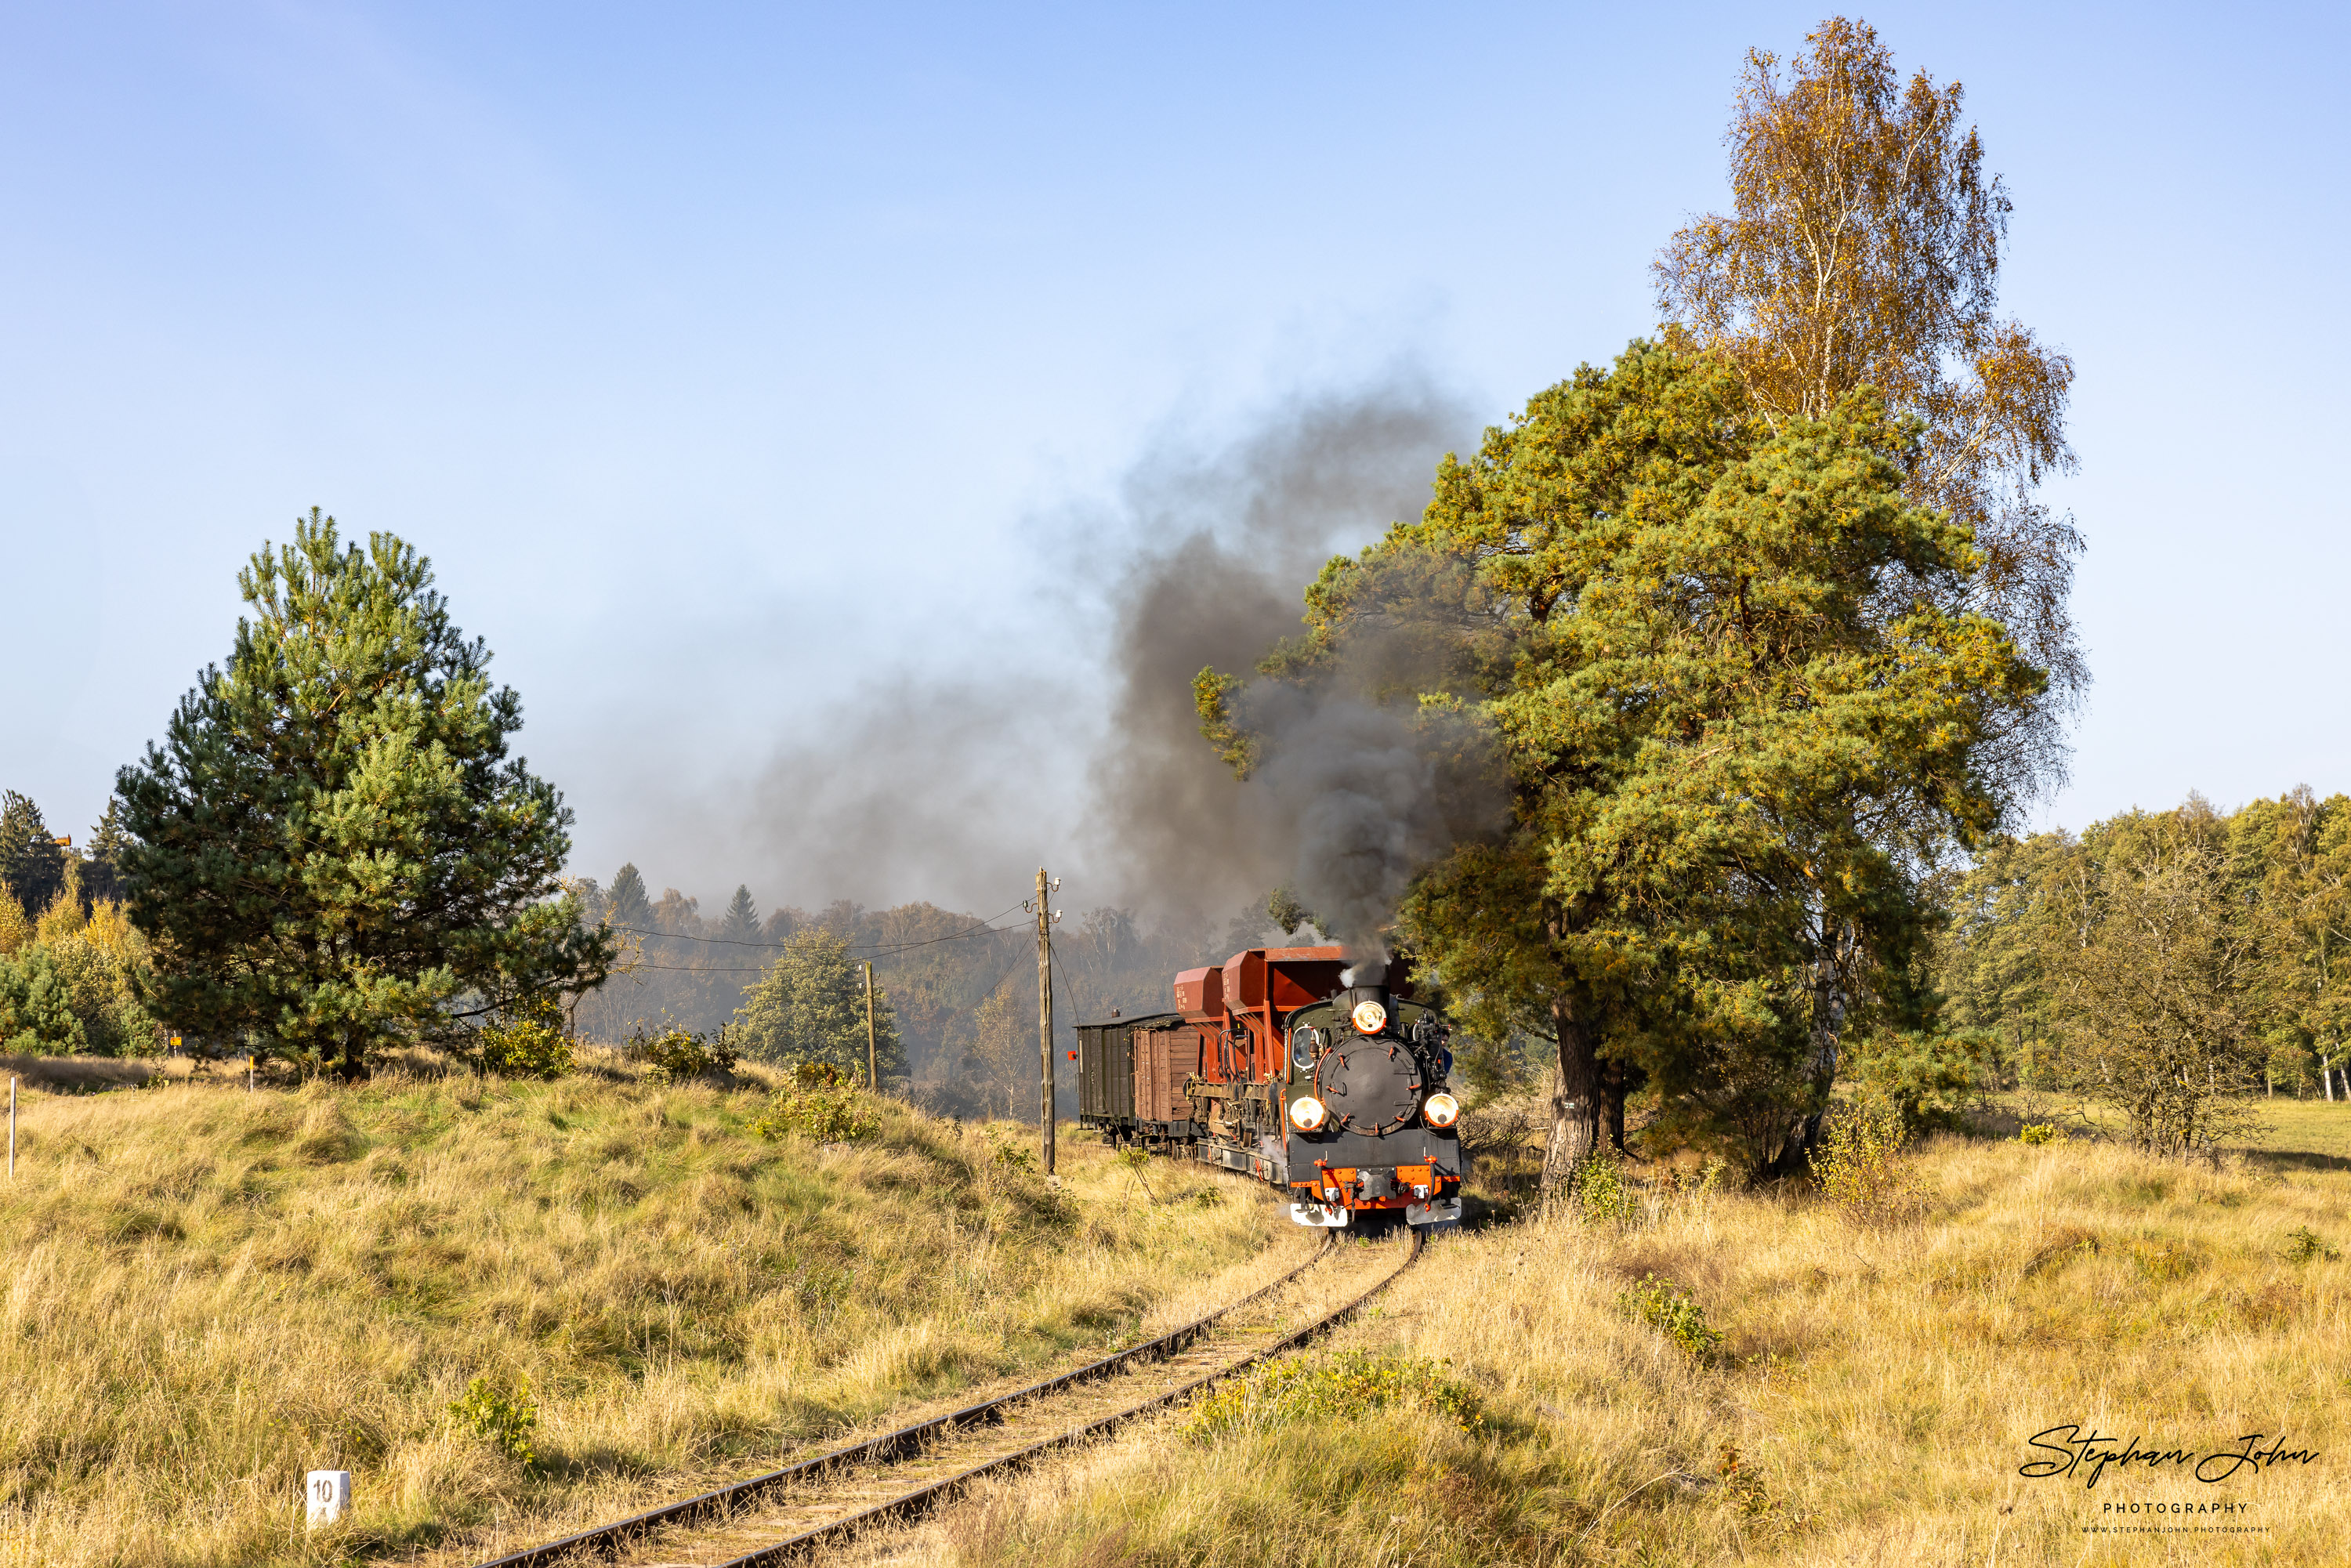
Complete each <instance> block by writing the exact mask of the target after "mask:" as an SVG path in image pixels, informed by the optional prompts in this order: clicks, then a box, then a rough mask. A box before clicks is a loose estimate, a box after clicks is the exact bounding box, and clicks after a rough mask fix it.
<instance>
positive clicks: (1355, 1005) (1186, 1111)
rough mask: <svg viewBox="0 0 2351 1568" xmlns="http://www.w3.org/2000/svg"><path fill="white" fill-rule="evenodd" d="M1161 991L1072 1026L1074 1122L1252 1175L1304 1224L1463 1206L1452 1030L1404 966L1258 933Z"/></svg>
mask: <svg viewBox="0 0 2351 1568" xmlns="http://www.w3.org/2000/svg"><path fill="white" fill-rule="evenodd" d="M1170 999H1171V1000H1172V1001H1173V1002H1174V1004H1175V1006H1174V1008H1173V1009H1172V1010H1170V1011H1168V1012H1165V1013H1155V1014H1149V1015H1144V1016H1141V1017H1135V1018H1119V1017H1117V1016H1115V1015H1113V1017H1111V1018H1108V1019H1102V1020H1099V1021H1094V1022H1082V1023H1081V1024H1080V1025H1079V1027H1078V1063H1079V1072H1078V1076H1079V1103H1080V1116H1079V1119H1080V1122H1081V1124H1084V1125H1087V1126H1091V1127H1093V1128H1095V1129H1097V1130H1099V1131H1100V1132H1101V1133H1102V1134H1103V1135H1104V1136H1106V1137H1107V1138H1108V1139H1109V1140H1110V1141H1112V1142H1113V1143H1114V1144H1121V1145H1130V1144H1131V1145H1138V1146H1141V1147H1143V1148H1145V1149H1147V1150H1149V1151H1150V1152H1152V1153H1154V1154H1158V1155H1165V1156H1167V1157H1170V1158H1175V1159H1192V1160H1196V1161H1199V1162H1201V1163H1203V1164H1207V1165H1215V1166H1220V1167H1222V1168H1224V1169H1227V1170H1231V1171H1236V1172H1239V1173H1242V1174H1245V1175H1247V1176H1252V1177H1254V1178H1256V1179H1258V1180H1259V1181H1263V1182H1265V1183H1266V1184H1268V1185H1269V1186H1272V1187H1274V1188H1275V1189H1277V1190H1279V1191H1281V1192H1283V1193H1284V1194H1285V1195H1287V1196H1290V1197H1292V1198H1293V1199H1295V1200H1296V1201H1293V1202H1292V1203H1291V1204H1290V1218H1292V1219H1293V1220H1295V1221H1296V1222H1297V1223H1299V1224H1301V1225H1308V1226H1343V1225H1350V1224H1353V1223H1356V1222H1357V1220H1358V1219H1359V1218H1360V1219H1363V1220H1364V1221H1366V1222H1369V1221H1374V1220H1376V1221H1378V1222H1379V1223H1382V1224H1385V1223H1388V1222H1391V1221H1393V1220H1395V1219H1396V1218H1403V1219H1405V1221H1406V1222H1407V1223H1409V1224H1412V1225H1416V1226H1419V1225H1439V1224H1446V1223H1448V1222H1450V1221H1452V1220H1455V1219H1458V1218H1459V1216H1460V1211H1461V1205H1460V1197H1459V1194H1460V1185H1461V1178H1462V1177H1463V1176H1465V1175H1466V1174H1467V1165H1466V1161H1465V1157H1464V1155H1462V1152H1461V1145H1460V1140H1459V1138H1458V1134H1457V1133H1456V1130H1455V1128H1454V1125H1453V1124H1454V1123H1455V1121H1457V1120H1458V1102H1456V1101H1455V1100H1454V1099H1453V1097H1452V1096H1451V1095H1450V1094H1448V1093H1447V1092H1445V1086H1446V1081H1447V1075H1448V1074H1449V1073H1450V1071H1451V1070H1452V1051H1451V1049H1450V1046H1449V1043H1448V1041H1449V1038H1450V1034H1451V1030H1450V1028H1449V1026H1448V1025H1447V1022H1446V1019H1445V1018H1444V1016H1443V1015H1442V1014H1441V1013H1439V1012H1438V1011H1437V1009H1434V1008H1432V1007H1429V1006H1427V1005H1426V1004H1425V1003H1422V1002H1420V1001H1417V1000H1416V999H1415V998H1414V995H1413V988H1412V986H1411V983H1410V978H1409V977H1408V976H1407V975H1405V974H1403V973H1400V972H1397V971H1396V970H1393V969H1392V970H1390V971H1388V972H1387V973H1385V974H1383V975H1382V977H1380V978H1379V979H1377V980H1374V979H1373V978H1372V977H1371V975H1370V972H1368V971H1367V972H1365V973H1364V974H1362V975H1358V974H1356V973H1355V972H1354V971H1353V969H1352V968H1351V967H1349V963H1348V959H1347V955H1346V953H1345V950H1344V949H1343V948H1339V947H1331V946H1324V947H1254V948H1249V949H1246V950H1244V951H1242V952H1239V953H1236V954H1234V955H1233V956H1231V957H1230V958H1228V959H1227V960H1226V961H1225V962H1224V963H1222V964H1219V965H1208V966H1202V967H1199V968H1195V969H1186V970H1185V971H1183V972H1182V973H1181V974H1179V975H1177V976H1175V981H1174V986H1173V988H1172V996H1171V998H1170Z"/></svg>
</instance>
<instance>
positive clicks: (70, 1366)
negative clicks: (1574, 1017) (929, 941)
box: [0, 1059, 1312, 1564]
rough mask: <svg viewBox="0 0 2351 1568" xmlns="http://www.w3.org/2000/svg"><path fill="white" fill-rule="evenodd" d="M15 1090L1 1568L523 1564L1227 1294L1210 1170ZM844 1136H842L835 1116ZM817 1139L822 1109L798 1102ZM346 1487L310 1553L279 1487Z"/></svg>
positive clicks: (416, 1094)
mask: <svg viewBox="0 0 2351 1568" xmlns="http://www.w3.org/2000/svg"><path fill="white" fill-rule="evenodd" d="M587 1066H588V1071H584V1072H582V1073H581V1074H579V1075H576V1076H571V1077H567V1078H563V1079H560V1080H558V1081H555V1082H501V1081H496V1080H493V1081H489V1082H482V1081H479V1080H476V1079H474V1078H471V1077H468V1076H465V1075H441V1074H436V1073H430V1072H427V1073H400V1072H393V1073H388V1074H385V1075H382V1076H380V1077H379V1078H377V1079H376V1080H374V1081H372V1082H366V1083H362V1084H359V1085H355V1086H342V1085H337V1084H330V1083H323V1082H321V1083H311V1084H308V1085H301V1086H290V1087H277V1088H270V1087H264V1088H262V1089H260V1090H258V1091H255V1092H248V1091H246V1089H245V1088H244V1086H243V1083H242V1080H241V1079H235V1080H224V1081H222V1082H213V1083H203V1082H198V1083H187V1082H170V1083H167V1084H164V1085H162V1086H159V1087H154V1088H149V1089H114V1090H111V1091H110V1092H87V1091H88V1090H89V1088H91V1087H96V1085H79V1086H75V1087H79V1088H81V1089H82V1090H83V1091H84V1092H57V1093H49V1092H26V1095H25V1097H24V1101H23V1104H22V1109H21V1114H20V1121H19V1128H18V1163H17V1169H16V1177H15V1180H14V1181H13V1183H6V1184H5V1185H0V1389H5V1399H0V1561H5V1562H8V1563H45V1564H77V1563H91V1564H96V1563H132V1562H135V1563H207V1564H210V1563H264V1562H273V1563H274V1562H301V1561H313V1560H315V1561H319V1562H328V1561H350V1560H354V1559H360V1560H386V1561H400V1560H406V1559H410V1558H414V1557H417V1556H420V1555H426V1554H430V1555H434V1556H436V1557H437V1556H447V1555H455V1556H463V1555H465V1546H466V1542H467V1541H468V1539H469V1538H470V1537H472V1536H475V1535H477V1534H482V1533H484V1532H489V1533H513V1532H517V1531H520V1532H524V1533H536V1534H540V1535H545V1536H554V1535H559V1534H561V1533H563V1532H564V1531H566V1530H567V1529H569V1528H572V1527H576V1526H578V1525H580V1524H583V1523H586V1522H590V1521H595V1520H597V1519H601V1518H609V1517H612V1516H614V1515H615V1514H618V1513H623V1512H626V1511H631V1510H632V1509H633V1508H636V1507H641V1506H644V1505H647V1504H649V1503H650V1502H653V1501H656V1500H664V1499H667V1498H671V1497H674V1496H677V1495H681V1494H683V1493H686V1492H690V1491H692V1490H696V1489H697V1488H699V1487H701V1486H703V1485H705V1484H708V1483H711V1482H714V1481H716V1480H719V1479H726V1478H728V1477H730V1476H734V1475H739V1474H743V1473H748V1472H750V1471H753V1470H756V1469H760V1468H763V1467H765V1466H767V1465H769V1464H772V1463H773V1462H775V1461H776V1460H777V1459H778V1458H780V1457H782V1456H785V1455H788V1454H790V1453H792V1452H794V1451H797V1450H799V1449H802V1448H805V1447H806V1446H807V1445H808V1444H810V1443H812V1442H816V1441H820V1440H822V1439H824V1438H826V1437H834V1436H839V1435H841V1434H844V1433H849V1432H853V1431H856V1430H859V1429H862V1428H864V1427H871V1426H872V1425H873V1424H875V1423H876V1422H878V1421H882V1420H885V1419H895V1418H900V1417H903V1416H904V1413H905V1412H907V1411H909V1410H914V1409H919V1408H922V1407H924V1406H925V1404H926V1403H938V1402H941V1401H950V1400H954V1399H956V1398H958V1397H960V1396H964V1395H966V1394H967V1393H968V1391H971V1390H974V1389H983V1388H985V1387H987V1386H988V1385H990V1384H991V1383H992V1382H995V1381H998V1380H1002V1379H1007V1378H1015V1377H1019V1376H1022V1375H1033V1374H1034V1373H1035V1372H1036V1371H1037V1370H1039V1369H1040V1368H1049V1367H1056V1366H1061V1365H1065V1364H1070V1363H1071V1362H1072V1361H1073V1360H1076V1359H1079V1358H1091V1357H1093V1356H1097V1355H1099V1354H1102V1351H1103V1350H1104V1349H1105V1347H1117V1346H1119V1345H1122V1344H1123V1343H1132V1342H1133V1341H1134V1339H1136V1338H1138V1337H1141V1336H1144V1335H1145V1334H1148V1333H1155V1332H1158V1331H1159V1329H1160V1328H1161V1327H1162V1326H1163V1325H1172V1324H1173V1323H1174V1322H1179V1321H1184V1314H1185V1313H1186V1312H1194V1311H1196V1310H1197V1309H1198V1308H1199V1307H1200V1306H1201V1305H1202V1303H1204V1302H1212V1301H1215V1300H1217V1299H1219V1297H1220V1294H1221V1295H1223V1296H1229V1295H1230V1294H1234V1293H1238V1291H1245V1290H1246V1289H1248V1288H1249V1281H1250V1280H1251V1278H1252V1277H1253V1276H1252V1270H1259V1271H1262V1270H1265V1269H1268V1268H1270V1267H1271V1266H1272V1265H1273V1264H1274V1263H1275V1262H1276V1261H1277V1260H1278V1257H1280V1256H1287V1255H1288V1253H1289V1252H1291V1251H1295V1252H1297V1253H1298V1254H1299V1255H1300V1256H1303V1255H1304V1253H1305V1252H1306V1251H1308V1250H1311V1245H1312V1239H1311V1238H1307V1237H1304V1236H1301V1234H1300V1233H1298V1232H1297V1230H1296V1228H1294V1227H1292V1226H1290V1225H1289V1224H1288V1222H1287V1221H1286V1220H1285V1219H1283V1218H1281V1217H1280V1214H1279V1212H1278V1211H1275V1210H1272V1209H1271V1208H1270V1207H1268V1206H1267V1205H1265V1204H1264V1203H1263V1202H1262V1201H1260V1200H1259V1199H1258V1198H1257V1197H1254V1196H1253V1195H1252V1194H1250V1193H1249V1191H1248V1190H1247V1188H1246V1186H1245V1185H1244V1184H1242V1183H1240V1182H1239V1181H1238V1179H1237V1178H1225V1177H1219V1176H1215V1175H1213V1174H1211V1173H1209V1172H1207V1170H1205V1169H1186V1168H1175V1169H1170V1168H1167V1167H1165V1166H1159V1167H1155V1168H1153V1169H1151V1170H1148V1171H1144V1172H1137V1171H1135V1170H1134V1169H1133V1168H1131V1167H1130V1166H1128V1165H1127V1164H1126V1163H1124V1162H1122V1161H1120V1160H1118V1159H1117V1158H1115V1157H1114V1156H1113V1155H1111V1154H1110V1153H1109V1152H1108V1151H1106V1150H1103V1149H1102V1148H1100V1147H1099V1146H1098V1145H1091V1144H1089V1143H1087V1142H1085V1141H1082V1140H1080V1141H1075V1142H1072V1141H1071V1140H1069V1139H1068V1138H1066V1137H1065V1138H1064V1140H1063V1144H1062V1150H1061V1180H1060V1181H1059V1182H1058V1183H1057V1184H1054V1185H1049V1184H1047V1183H1046V1182H1045V1180H1044V1179H1043V1178H1042V1176H1040V1173H1039V1172H1038V1171H1037V1170H1036V1169H1035V1168H1034V1164H1033V1158H1032V1156H1031V1155H1030V1150H1031V1147H1032V1145H1033V1134H1032V1133H1029V1132H1028V1131H1027V1130H1025V1129H1016V1128H1012V1127H1009V1126H1001V1125H999V1126H996V1127H980V1126H958V1125H957V1124H952V1123H946V1122H941V1121H938V1120H935V1119H933V1118H929V1117H925V1116H923V1115H920V1114H919V1113H914V1112H912V1111H910V1110H908V1109H906V1108H905V1107H904V1106H903V1105H900V1104H897V1103H893V1102H890V1101H887V1100H882V1101H872V1100H870V1099H865V1098H863V1097H858V1103H856V1104H855V1105H854V1106H848V1107H845V1109H846V1110H848V1111H852V1112H853V1114H852V1115H851V1116H850V1118H849V1119H850V1120H851V1121H852V1122H862V1123H863V1124H864V1125H863V1126H862V1129H859V1130H857V1131H856V1135H853V1136H843V1135H842V1134H843V1127H842V1125H841V1124H840V1118H839V1117H838V1116H831V1115H830V1113H820V1114H817V1115H815V1116H813V1117H811V1116H810V1115H808V1114H806V1113H805V1112H806V1110H807V1107H806V1106H805V1105H800V1104H799V1103H798V1102H797V1101H796V1100H795V1095H794V1092H792V1091H791V1090H790V1088H789V1085H787V1084H786V1083H784V1082H783V1081H782V1080H780V1079H778V1078H773V1077H769V1076H766V1075H763V1074H760V1073H758V1072H757V1071H750V1072H747V1074H746V1075H745V1076H743V1077H741V1078H735V1079H727V1080H723V1081H718V1082H661V1081H659V1080H658V1077H657V1076H648V1075H646V1074H645V1073H643V1071H639V1070H638V1069H636V1068H635V1067H633V1066H632V1065H630V1064H627V1063H624V1062H622V1061H619V1060H618V1059H603V1060H594V1061H590V1062H589V1063H588V1064H587ZM833 1109H834V1110H835V1111H841V1110H844V1107H843V1106H842V1105H839V1104H836V1105H835V1106H834V1108H833ZM819 1110H820V1112H821V1110H822V1108H821V1107H820V1108H819ZM308 1469H350V1470H351V1471H353V1472H354V1473H355V1477H356V1485H355V1496H354V1503H353V1510H352V1512H351V1515H350V1518H349V1520H348V1521H346V1523H345V1524H344V1525H343V1526H341V1527H340V1528H338V1529H336V1530H334V1531H329V1532H327V1533H326V1534H323V1535H320V1536H316V1537H313V1536H308V1535H306V1534H305V1532H304V1530H303V1526H302V1521H301V1517H300V1512H299V1503H298V1495H299V1489H300V1485H301V1478H302V1475H303V1473H304V1472H305V1471H306V1470H308Z"/></svg>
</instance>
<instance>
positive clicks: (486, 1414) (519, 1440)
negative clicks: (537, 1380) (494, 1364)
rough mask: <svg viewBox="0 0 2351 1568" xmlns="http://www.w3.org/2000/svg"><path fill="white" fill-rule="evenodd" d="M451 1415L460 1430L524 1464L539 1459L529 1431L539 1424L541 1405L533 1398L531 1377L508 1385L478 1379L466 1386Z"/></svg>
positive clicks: (519, 1379) (450, 1409) (452, 1404)
mask: <svg viewBox="0 0 2351 1568" xmlns="http://www.w3.org/2000/svg"><path fill="white" fill-rule="evenodd" d="M449 1414H450V1415H452V1416H455V1417H456V1418H457V1425H458V1427H459V1428H460V1429H461V1430H463V1431H465V1433H467V1434H468V1435H469V1436H472V1437H481V1438H485V1439H486V1440H488V1441H490V1442H493V1443H496V1445H497V1446H498V1447H499V1448H504V1449H505V1450H506V1451H507V1453H509V1454H512V1455H513V1456H514V1457H515V1458H517V1459H519V1460H520V1461H522V1462H523V1463H524V1464H526V1465H528V1464H531V1463H533V1462H535V1461H536V1460H537V1459H538V1450H536V1449H535V1448H532V1447H531V1443H530V1431H531V1428H532V1427H536V1426H538V1401H537V1400H535V1399H533V1398H532V1397H531V1396H530V1379H529V1378H528V1377H523V1378H517V1379H516V1380H515V1382H514V1383H513V1384H512V1385H507V1384H503V1383H492V1382H491V1381H490V1380H489V1379H488V1378H486V1377H476V1378H475V1379H474V1381H473V1382H471V1383H469V1384H467V1385H465V1397H464V1398H463V1399H458V1400H455V1401H453V1402H452V1403H451V1405H450V1406H449Z"/></svg>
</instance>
